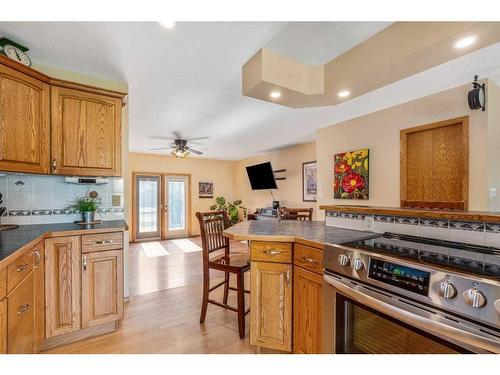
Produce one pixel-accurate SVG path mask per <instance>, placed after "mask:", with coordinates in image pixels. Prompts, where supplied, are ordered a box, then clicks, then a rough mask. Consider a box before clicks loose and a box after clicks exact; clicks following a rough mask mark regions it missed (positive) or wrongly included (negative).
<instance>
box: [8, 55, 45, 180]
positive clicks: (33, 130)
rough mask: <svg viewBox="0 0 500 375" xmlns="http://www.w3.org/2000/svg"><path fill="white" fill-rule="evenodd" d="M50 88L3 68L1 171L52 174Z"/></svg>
mask: <svg viewBox="0 0 500 375" xmlns="http://www.w3.org/2000/svg"><path fill="white" fill-rule="evenodd" d="M49 103H50V86H49V85H48V84H47V83H44V82H42V81H39V80H38V79H35V78H33V77H30V76H29V75H26V74H23V73H20V72H18V71H16V70H14V69H12V68H9V67H7V66H4V65H2V64H0V170H2V171H12V172H27V173H50V149H49V148H50V146H49V144H50V142H49V140H50V138H49V133H50V113H49V105H50V104H49Z"/></svg>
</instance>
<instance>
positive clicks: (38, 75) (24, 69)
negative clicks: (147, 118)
mask: <svg viewBox="0 0 500 375" xmlns="http://www.w3.org/2000/svg"><path fill="white" fill-rule="evenodd" d="M0 64H2V65H5V66H7V67H9V68H12V69H15V70H17V71H19V72H21V73H23V74H26V75H28V76H30V77H32V78H35V79H37V80H39V81H41V82H44V83H47V84H50V85H52V86H58V87H64V88H69V89H78V90H80V91H85V92H90V93H93V94H102V95H107V96H110V97H114V98H119V99H122V105H125V104H126V101H125V97H126V96H127V95H128V94H127V93H126V92H122V91H116V90H109V89H103V88H100V87H95V86H91V85H87V84H83V83H77V82H70V81H66V80H63V79H58V78H52V77H50V76H48V75H46V74H44V73H42V72H39V71H38V70H35V69H33V68H31V67H29V66H26V65H23V64H21V63H19V62H17V61H14V60H11V59H10V58H8V57H7V56H4V55H0Z"/></svg>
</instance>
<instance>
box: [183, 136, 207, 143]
mask: <svg viewBox="0 0 500 375" xmlns="http://www.w3.org/2000/svg"><path fill="white" fill-rule="evenodd" d="M202 139H210V137H196V138H188V139H187V141H188V142H191V141H201V140H202Z"/></svg>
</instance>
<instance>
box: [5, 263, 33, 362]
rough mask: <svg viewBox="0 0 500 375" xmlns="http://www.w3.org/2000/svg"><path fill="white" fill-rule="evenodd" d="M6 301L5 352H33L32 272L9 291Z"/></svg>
mask: <svg viewBox="0 0 500 375" xmlns="http://www.w3.org/2000/svg"><path fill="white" fill-rule="evenodd" d="M7 302H8V303H7V309H8V315H7V316H8V319H7V352H8V353H28V354H29V353H33V349H34V340H33V327H34V313H33V304H34V294H33V272H31V273H30V274H29V275H28V276H26V277H25V278H24V280H23V281H21V282H20V283H19V284H18V285H17V286H16V287H15V288H14V289H13V290H12V292H10V293H9V296H8V297H7Z"/></svg>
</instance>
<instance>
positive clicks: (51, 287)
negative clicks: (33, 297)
mask: <svg viewBox="0 0 500 375" xmlns="http://www.w3.org/2000/svg"><path fill="white" fill-rule="evenodd" d="M80 259H81V252H80V237H79V236H70V237H56V238H49V239H47V240H45V306H46V310H45V311H46V316H45V330H46V333H45V336H46V338H51V337H54V336H59V335H63V334H66V333H70V332H73V331H77V330H79V329H80V319H81V312H80V297H81V295H80V287H81V284H80Z"/></svg>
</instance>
